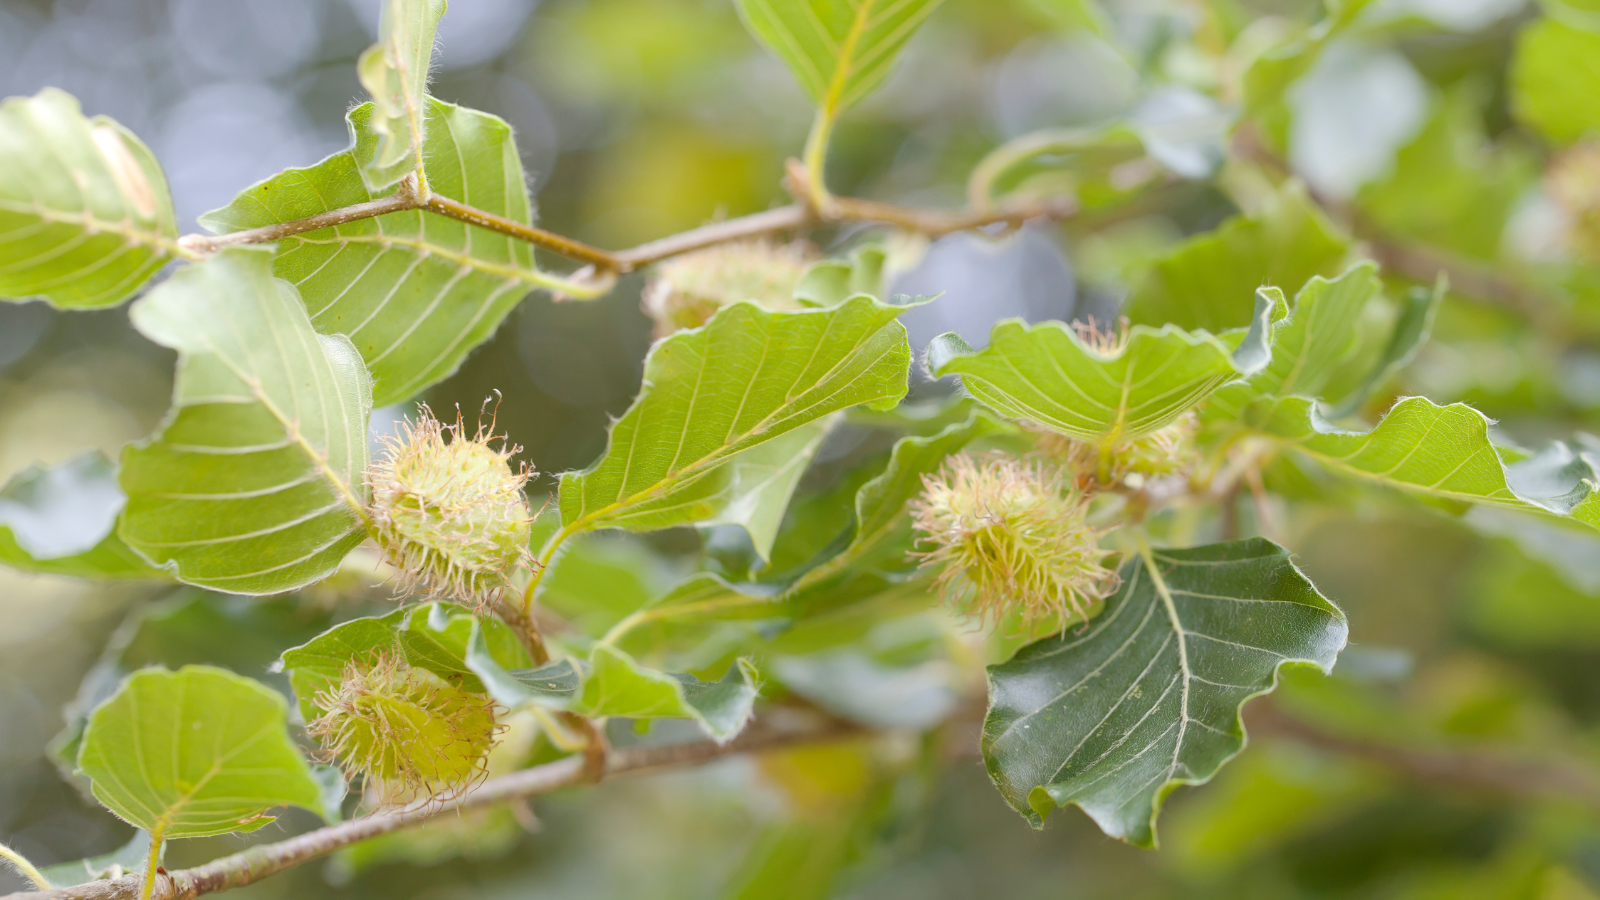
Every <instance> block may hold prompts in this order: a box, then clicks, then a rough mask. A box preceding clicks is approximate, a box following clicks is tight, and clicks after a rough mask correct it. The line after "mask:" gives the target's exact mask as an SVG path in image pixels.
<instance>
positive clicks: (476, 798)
mask: <svg viewBox="0 0 1600 900" xmlns="http://www.w3.org/2000/svg"><path fill="white" fill-rule="evenodd" d="M862 733H864V732H863V730H862V729H860V728H859V727H857V726H855V725H852V724H850V723H847V722H843V721H840V720H837V719H818V718H812V719H811V720H809V722H808V723H807V724H804V725H798V726H791V727H781V726H777V727H774V726H767V727H763V726H761V725H759V724H758V725H754V726H752V727H751V728H749V729H747V730H746V731H745V732H744V733H743V734H741V735H740V736H739V737H737V738H735V739H733V740H732V741H730V742H728V743H727V744H716V743H713V742H711V741H702V742H696V743H691V744H673V745H670V746H665V747H645V748H638V749H630V750H616V751H612V752H611V753H610V754H609V755H608V757H607V759H606V760H605V768H604V771H603V773H601V776H600V778H594V777H593V776H591V774H590V772H589V768H590V765H591V763H590V762H589V761H588V760H586V759H585V758H584V756H583V755H582V754H579V755H574V756H568V757H564V758H562V759H559V760H556V761H555V762H552V763H545V764H544V765H540V766H534V767H533V768H531V769H523V770H521V771H519V772H512V773H511V774H509V775H501V776H498V777H496V778H490V779H488V780H487V781H484V782H483V783H482V784H480V785H478V787H477V788H475V789H474V790H472V791H471V792H470V793H468V794H466V795H465V796H463V797H461V798H459V799H457V800H453V801H446V802H442V803H432V804H426V805H423V806H419V807H411V808H407V809H402V810H396V811H389V812H379V813H375V814H373V815H370V816H367V817H366V818H362V819H355V820H353V821H349V822H341V823H340V824H338V825H331V826H328V827H326V828H318V829H317V830H315V831H309V832H306V833H305V834H301V835H297V836H295V837H292V838H289V839H287V840H283V841H278V842H276V843H272V844H261V845H258V846H255V847H251V848H249V849H247V850H244V851H242V852H240V853H235V854H233V855H231V856H224V857H222V858H221V859H217V860H213V861H211V862H209V863H206V864H205V865H203V866H196V867H195V868H192V869H181V870H179V871H176V872H167V871H165V870H162V871H161V873H160V874H159V875H158V876H157V878H156V887H155V893H154V894H153V895H152V898H151V900H192V898H194V897H198V896H200V895H202V894H212V893H216V892H218V891H225V890H229V889H231V888H236V887H243V886H244V885H247V884H251V883H253V882H256V881H260V880H261V879H263V878H266V877H267V876H269V875H274V874H276V873H278V872H282V871H283V870H285V869H289V868H292V867H294V866H297V865H300V864H301V863H304V862H309V861H311V860H313V859H318V858H320V857H323V856H327V855H328V854H330V853H333V852H335V851H337V850H339V849H341V848H343V847H348V846H350V845H351V844H356V843H359V842H361V841H365V840H370V839H372V838H375V837H378V836H380V835H384V834H389V833H391V832H395V831H399V830H401V829H403V828H410V827H412V826H415V825H420V824H422V823H424V822H427V821H429V820H431V819H434V818H437V817H439V816H444V815H453V814H456V813H458V812H463V811H466V810H472V809H481V808H484V807H489V806H495V805H498V804H501V803H507V802H511V801H513V800H517V799H521V798H526V797H534V796H538V795H541V794H549V793H552V792H554V791H558V790H560V789H562V788H565V787H572V786H574V785H578V784H583V783H585V782H587V781H591V780H596V781H597V780H601V779H602V778H611V777H614V776H617V775H625V774H634V773H642V772H651V771H657V770H662V769H675V768H683V767H685V766H692V765H698V764H700V763H705V762H709V761H711V760H714V759H719V758H721V757H725V756H733V755H736V754H740V753H751V752H756V751H761V750H769V749H774V748H778V747H786V746H793V745H799V744H815V743H823V742H827V741H835V740H840V739H844V738H849V737H853V736H856V735H858V734H862ZM140 878H141V877H140V876H138V875H125V876H123V877H121V878H108V879H103V880H100V881H91V882H89V883H87V884H80V885H76V886H74V887H67V888H58V889H56V890H51V891H24V892H21V893H15V894H8V895H6V896H5V897H3V898H0V900H135V898H137V897H138V896H139V888H140V886H141V884H140Z"/></svg>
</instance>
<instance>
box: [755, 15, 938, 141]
mask: <svg viewBox="0 0 1600 900" xmlns="http://www.w3.org/2000/svg"><path fill="white" fill-rule="evenodd" d="M939 2H940V0H738V3H739V14H740V15H741V17H743V19H744V23H745V25H746V27H748V28H749V29H750V32H751V33H752V34H754V35H755V36H756V38H757V39H758V40H760V41H761V43H763V44H765V45H766V47H767V49H768V50H771V51H772V52H773V53H774V54H776V55H777V57H778V58H779V59H781V60H783V61H784V63H785V64H787V65H788V66H789V71H790V72H792V73H794V77H795V78H796V80H798V81H799V82H800V86H801V87H803V88H805V91H806V93H807V94H810V95H811V99H812V100H813V101H815V102H816V104H817V106H818V107H819V108H821V110H822V112H823V115H825V116H826V117H828V118H830V119H831V118H833V117H834V116H837V115H838V114H839V113H841V112H843V111H844V110H846V109H849V108H850V107H851V106H853V105H855V103H856V102H857V101H859V100H860V99H861V98H862V97H865V96H866V95H868V94H870V93H872V91H873V90H874V89H876V88H877V87H878V85H880V84H882V83H883V79H884V78H885V77H886V76H887V75H888V74H889V67H890V65H891V64H893V62H894V60H895V57H896V56H898V55H899V53H900V48H902V47H904V46H905V43H906V41H907V40H908V39H909V38H910V37H911V35H912V33H913V32H915V31H916V30H917V27H918V26H919V25H921V24H922V22H923V20H925V19H927V18H928V16H929V15H932V13H933V11H934V9H935V8H937V7H938V6H939Z"/></svg>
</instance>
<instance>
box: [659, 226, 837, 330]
mask: <svg viewBox="0 0 1600 900" xmlns="http://www.w3.org/2000/svg"><path fill="white" fill-rule="evenodd" d="M811 262H812V253H811V251H810V249H809V247H808V246H807V245H806V244H803V243H798V242H796V243H791V244H778V243H775V242H773V241H767V240H754V241H745V242H742V243H734V244H723V245H720V246H716V247H709V248H707V249H705V250H699V251H696V252H694V253H686V254H684V255H682V256H678V257H674V258H672V259H669V260H667V261H665V262H663V263H661V264H659V265H657V266H656V267H655V273H654V276H653V277H652V278H651V279H650V283H649V284H648V285H646V286H645V289H644V295H643V297H642V305H643V306H644V311H645V314H646V315H648V316H649V317H650V318H651V319H653V320H655V323H656V336H657V337H665V336H667V335H669V334H671V333H673V332H674V331H677V330H679V329H682V328H699V327H700V326H701V325H704V324H705V323H706V322H708V321H710V319H711V317H712V316H714V315H716V314H717V311H718V310H720V309H722V308H723V307H724V306H729V305H732V304H734V303H738V302H739V301H740V300H754V301H756V302H757V303H759V304H761V306H762V307H764V308H766V309H771V310H795V309H800V308H801V306H800V304H799V303H797V302H795V299H794V289H795V286H796V285H798V284H799V283H800V277H801V276H802V275H804V274H805V273H806V269H807V267H809V266H810V264H811Z"/></svg>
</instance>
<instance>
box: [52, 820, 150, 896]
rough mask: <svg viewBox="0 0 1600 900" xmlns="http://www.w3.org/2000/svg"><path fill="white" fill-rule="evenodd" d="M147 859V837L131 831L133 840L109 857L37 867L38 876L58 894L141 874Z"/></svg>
mask: <svg viewBox="0 0 1600 900" xmlns="http://www.w3.org/2000/svg"><path fill="white" fill-rule="evenodd" d="M161 849H162V851H163V852H162V854H161V855H162V856H163V857H165V856H166V852H165V851H166V847H165V846H163V847H162V848H161ZM148 859H150V834H149V832H147V831H145V830H143V829H135V830H134V832H133V837H131V838H129V839H128V842H127V843H126V844H123V845H122V846H121V847H118V848H117V849H115V850H113V851H111V852H110V853H103V854H101V855H99V856H91V857H89V858H88V859H79V860H74V861H72V862H65V863H57V864H56V865H53V866H41V867H40V869H39V874H41V875H43V876H44V877H45V880H46V881H48V882H50V884H51V886H53V887H55V888H56V889H57V890H59V889H61V888H64V887H72V886H73V885H78V884H87V883H88V882H91V881H99V880H100V879H102V878H121V877H122V876H124V875H127V874H130V873H135V872H143V871H144V864H145V862H146V861H147V860H148Z"/></svg>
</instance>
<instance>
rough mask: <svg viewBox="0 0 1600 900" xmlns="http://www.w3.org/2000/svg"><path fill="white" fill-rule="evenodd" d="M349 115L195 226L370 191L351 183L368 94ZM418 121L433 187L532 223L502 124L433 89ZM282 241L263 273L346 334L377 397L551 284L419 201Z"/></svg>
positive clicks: (369, 150)
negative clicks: (337, 131) (334, 145)
mask: <svg viewBox="0 0 1600 900" xmlns="http://www.w3.org/2000/svg"><path fill="white" fill-rule="evenodd" d="M348 118H349V122H350V136H351V139H350V144H351V146H350V149H348V150H343V151H340V152H339V153H335V154H334V155H332V156H330V157H328V158H327V159H325V160H323V161H322V162H319V163H317V164H316V165H314V166H311V167H309V168H304V169H289V170H287V171H284V172H280V173H279V174H277V175H274V176H272V177H271V178H268V179H266V180H264V181H261V182H258V183H256V184H254V185H251V186H250V187H248V188H245V189H244V190H243V191H241V192H240V193H239V195H238V196H237V197H235V198H234V200H233V202H232V203H230V204H229V205H227V206H225V207H223V208H222V209H218V210H213V211H212V212H209V213H206V214H205V215H203V216H201V217H200V224H202V225H204V226H205V227H207V228H209V229H211V230H212V231H214V232H216V233H219V234H227V233H229V232H234V231H242V230H244V229H248V228H258V227H261V226H263V225H274V224H277V223H279V222H289V221H293V220H295V219H301V218H305V217H307V216H313V215H317V214H319V213H324V212H328V211H330V210H334V209H339V208H342V207H345V206H351V205H354V204H357V203H365V202H367V201H369V200H375V199H378V198H379V196H380V195H379V194H377V193H375V192H374V191H372V190H370V189H369V188H368V187H367V186H366V185H365V184H364V183H363V182H362V180H361V173H362V172H363V171H366V168H365V166H366V165H367V164H368V163H370V162H371V160H372V159H373V154H374V153H375V152H376V147H377V143H378V138H377V135H376V133H375V132H374V131H373V127H372V126H373V122H374V121H375V118H376V116H375V113H374V110H373V106H372V104H370V103H369V104H363V105H361V106H358V107H356V108H355V109H353V110H351V111H350V115H349V117H348ZM427 121H428V123H429V126H430V127H429V130H428V137H427V141H426V142H425V143H424V145H423V157H424V159H425V160H426V162H427V165H428V171H429V173H430V174H429V184H430V186H431V188H432V190H433V191H434V192H435V193H438V194H441V195H443V196H447V197H451V198H454V199H456V200H460V201H461V202H463V203H467V204H469V205H471V206H474V207H476V208H478V209H481V210H484V211H486V212H491V213H494V214H495V215H499V216H504V217H505V218H507V219H511V220H512V221H514V222H521V223H524V224H532V222H533V212H532V205H531V203H530V202H529V200H528V191H527V186H526V182H525V179H524V176H523V172H522V162H521V159H520V158H519V157H518V156H517V148H516V143H515V141H514V140H513V139H512V135H511V126H510V125H507V124H506V123H505V122H504V121H503V120H501V119H499V118H497V117H495V116H492V115H489V114H488V113H482V112H477V111H476V110H471V109H465V108H463V107H460V106H455V105H453V104H450V103H444V102H442V101H439V100H434V99H433V98H431V97H430V98H428V100H427ZM278 248H279V253H278V256H277V258H275V259H274V260H273V263H272V266H273V272H274V273H275V274H277V276H278V277H279V278H284V279H287V280H289V281H290V282H293V283H294V285H295V287H296V288H298V289H299V291H300V296H301V299H303V300H304V301H305V305H306V310H307V311H308V312H309V313H310V314H311V324H312V325H314V326H315V327H316V329H317V330H318V331H320V332H322V333H323V334H344V335H348V336H349V337H350V340H351V342H352V343H354V344H355V346H356V349H357V350H359V351H361V358H362V359H364V360H366V363H367V368H368V369H369V370H370V371H371V372H372V380H373V386H372V393H373V402H374V403H375V404H376V405H378V406H386V405H389V404H392V403H399V402H401V401H403V400H407V399H409V398H411V397H412V396H414V395H416V394H417V392H419V391H421V390H422V389H424V388H426V387H428V386H429V385H432V384H435V383H437V382H439V381H441V380H443V379H444V378H446V377H447V376H449V375H450V374H451V373H452V372H454V371H455V370H456V368H457V367H459V366H460V365H461V361H462V360H463V359H465V358H466V356H467V354H468V353H471V352H472V350H473V349H474V348H475V347H477V346H478V345H479V344H481V343H483V342H484V341H485V340H487V339H488V337H489V335H491V334H493V333H494V330H495V329H496V328H497V327H499V325H500V322H501V321H502V320H504V319H505V317H506V314H507V313H509V312H510V311H511V309H512V307H514V306H516V305H517V303H518V302H519V301H520V300H521V299H522V298H523V297H524V296H526V295H527V293H528V291H529V290H530V289H532V288H534V287H539V286H542V285H546V284H547V281H546V280H545V279H544V278H542V277H541V276H540V274H539V272H538V270H537V268H536V267H535V263H534V256H533V250H532V248H531V247H530V246H529V245H528V244H526V243H524V242H522V241H518V240H515V239H513V238H510V237H507V236H505V235H503V234H498V233H496V232H493V231H489V230H487V229H484V228H479V227H477V226H474V225H468V224H467V223H465V222H461V221H458V220H456V219H449V218H445V217H444V216H438V215H434V214H432V213H425V212H423V211H421V210H409V211H406V212H396V213H388V214H386V215H383V216H378V217H375V218H370V219H358V220H356V221H354V222H346V223H344V224H342V225H335V226H333V227H331V228H323V229H319V230H317V231H309V232H306V233H304V234H297V235H291V236H289V237H286V238H283V239H282V240H281V241H279V243H278Z"/></svg>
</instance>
